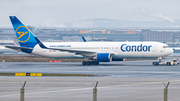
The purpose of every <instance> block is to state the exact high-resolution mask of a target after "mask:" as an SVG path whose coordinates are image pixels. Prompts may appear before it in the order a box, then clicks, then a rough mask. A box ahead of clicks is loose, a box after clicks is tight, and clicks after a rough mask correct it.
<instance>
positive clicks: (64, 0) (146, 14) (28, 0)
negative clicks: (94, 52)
mask: <svg viewBox="0 0 180 101" xmlns="http://www.w3.org/2000/svg"><path fill="white" fill-rule="evenodd" d="M10 15H14V16H17V17H18V18H19V19H20V20H21V21H22V22H23V23H24V24H25V25H31V26H36V27H39V26H48V27H65V26H64V24H63V23H65V22H77V21H80V20H86V19H95V18H105V19H115V20H131V21H163V20H169V21H171V22H173V21H174V20H177V19H180V0H0V27H2V26H11V23H10V20H9V16H10ZM163 18H164V19H163Z"/></svg>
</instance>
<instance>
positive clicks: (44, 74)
mask: <svg viewBox="0 0 180 101" xmlns="http://www.w3.org/2000/svg"><path fill="white" fill-rule="evenodd" d="M0 76H15V73H0ZM42 76H95V75H89V74H59V73H42Z"/></svg>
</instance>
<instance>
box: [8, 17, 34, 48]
mask: <svg viewBox="0 0 180 101" xmlns="http://www.w3.org/2000/svg"><path fill="white" fill-rule="evenodd" d="M9 18H10V20H11V23H12V25H13V28H14V31H15V33H16V36H17V39H18V41H19V44H20V46H21V47H30V48H34V46H35V45H37V41H36V40H35V36H34V35H33V33H32V32H31V31H30V30H29V29H28V28H27V27H26V26H25V25H24V24H22V23H21V21H19V19H18V18H17V17H16V16H9Z"/></svg>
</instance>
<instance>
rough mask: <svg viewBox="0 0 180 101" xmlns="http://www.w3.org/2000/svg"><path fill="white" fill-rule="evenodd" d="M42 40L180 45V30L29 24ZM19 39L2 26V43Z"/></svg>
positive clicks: (0, 42) (11, 42)
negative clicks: (35, 26) (143, 42)
mask: <svg viewBox="0 0 180 101" xmlns="http://www.w3.org/2000/svg"><path fill="white" fill-rule="evenodd" d="M28 28H29V29H30V30H31V32H33V33H34V34H35V35H36V36H37V37H38V38H39V39H40V40H41V41H48V42H82V41H83V40H82V36H83V37H85V38H86V39H87V41H116V42H117V41H158V42H164V43H167V44H169V45H170V46H172V47H180V43H179V39H180V30H172V29H171V30H167V29H165V30H163V29H158V30H157V29H156V30H154V29H95V28H92V29H90V28H89V29H88V28H87V29H85V28H78V29H77V28H76V29H73V28H69V29H68V28H34V27H31V26H28ZM12 40H15V41H17V38H16V35H15V33H14V30H13V29H12V28H0V45H13V41H12Z"/></svg>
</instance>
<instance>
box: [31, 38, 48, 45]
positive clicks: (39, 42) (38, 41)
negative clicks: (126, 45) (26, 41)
mask: <svg viewBox="0 0 180 101" xmlns="http://www.w3.org/2000/svg"><path fill="white" fill-rule="evenodd" d="M34 38H35V39H36V41H37V43H38V44H39V46H40V47H41V48H47V47H46V46H45V45H44V44H43V43H42V42H41V41H40V40H39V39H38V38H37V37H34Z"/></svg>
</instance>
